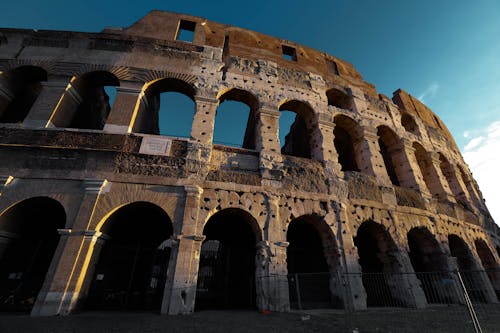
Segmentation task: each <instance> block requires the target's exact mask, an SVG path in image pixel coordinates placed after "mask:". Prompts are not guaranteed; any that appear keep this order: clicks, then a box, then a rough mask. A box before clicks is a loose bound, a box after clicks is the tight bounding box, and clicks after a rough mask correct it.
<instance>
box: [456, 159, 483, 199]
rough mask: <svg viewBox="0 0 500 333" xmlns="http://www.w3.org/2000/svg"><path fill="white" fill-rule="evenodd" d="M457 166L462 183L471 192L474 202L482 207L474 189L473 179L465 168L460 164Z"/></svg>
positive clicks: (470, 195)
mask: <svg viewBox="0 0 500 333" xmlns="http://www.w3.org/2000/svg"><path fill="white" fill-rule="evenodd" d="M457 167H458V170H459V172H460V178H462V183H463V184H464V185H465V187H466V188H467V192H469V197H470V199H471V200H472V202H473V203H474V204H476V205H477V206H479V207H480V206H481V205H480V200H479V197H478V195H477V193H476V191H475V190H474V185H473V184H472V180H471V179H470V178H469V177H468V176H467V175H466V174H465V171H464V169H463V168H462V167H461V166H460V165H457Z"/></svg>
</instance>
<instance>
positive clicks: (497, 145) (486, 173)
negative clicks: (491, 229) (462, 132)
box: [463, 121, 500, 224]
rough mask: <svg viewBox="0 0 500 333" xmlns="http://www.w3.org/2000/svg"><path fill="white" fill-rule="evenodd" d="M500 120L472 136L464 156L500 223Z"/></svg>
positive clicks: (489, 206) (494, 216)
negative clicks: (499, 173)
mask: <svg viewBox="0 0 500 333" xmlns="http://www.w3.org/2000/svg"><path fill="white" fill-rule="evenodd" d="M498 152H500V121H497V122H494V123H492V124H490V125H489V126H488V127H487V128H485V129H483V130H482V131H480V134H478V136H476V137H474V138H471V140H470V141H469V143H468V144H467V145H466V146H465V148H464V152H463V157H464V159H465V161H466V162H467V164H469V167H470V169H471V171H472V173H473V174H474V178H475V179H476V181H477V183H478V184H479V188H480V189H481V192H482V193H483V197H484V198H485V199H486V204H487V205H488V209H489V211H490V213H491V215H492V216H493V219H494V220H495V222H496V223H497V224H500V177H498V170H500V154H499V153H498Z"/></svg>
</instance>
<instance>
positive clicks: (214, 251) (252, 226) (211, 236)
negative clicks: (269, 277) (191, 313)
mask: <svg viewBox="0 0 500 333" xmlns="http://www.w3.org/2000/svg"><path fill="white" fill-rule="evenodd" d="M203 234H204V235H205V236H206V239H205V241H204V243H203V245H202V248H201V254H200V267H199V273H198V285H197V292H196V309H197V310H204V309H224V308H225V309H229V308H239V309H251V308H255V306H256V292H255V255H256V247H255V245H256V242H257V240H259V241H260V240H261V237H260V232H259V227H258V225H257V222H256V221H255V219H254V218H253V217H252V216H251V215H250V214H248V213H247V212H245V211H242V210H239V209H233V208H230V209H225V210H222V211H220V212H218V213H216V214H215V215H213V216H212V217H211V218H210V219H209V220H208V222H207V224H206V225H205V228H204V230H203Z"/></svg>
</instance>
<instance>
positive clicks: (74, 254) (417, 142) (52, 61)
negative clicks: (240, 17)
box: [0, 11, 500, 316]
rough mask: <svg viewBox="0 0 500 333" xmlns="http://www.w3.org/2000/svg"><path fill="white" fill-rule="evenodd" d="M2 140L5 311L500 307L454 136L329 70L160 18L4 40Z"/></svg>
mask: <svg viewBox="0 0 500 333" xmlns="http://www.w3.org/2000/svg"><path fill="white" fill-rule="evenodd" d="M110 91H114V94H115V95H114V96H113V97H112V98H111V97H110V96H111V94H110V93H109V92H110ZM164 94H178V95H183V96H184V97H186V98H187V99H188V100H189V103H190V105H191V106H190V107H188V108H186V109H184V108H182V109H180V110H169V111H164V110H168V108H164V106H165V105H163V107H162V105H161V104H162V103H163V104H165V99H162V98H160V97H161V96H163V95H164ZM227 101H232V102H234V103H239V104H242V105H243V106H244V107H245V108H247V109H248V117H246V116H245V117H242V118H241V121H242V122H244V121H246V130H245V133H244V139H243V140H242V141H243V142H241V144H240V145H239V146H238V147H236V146H232V145H225V144H217V143H214V139H213V138H214V131H217V130H218V124H217V121H216V120H217V117H216V116H217V114H218V110H220V109H221V106H222V105H223V104H224V102H227ZM111 102H112V103H111ZM160 111H161V112H167V113H166V115H164V114H162V115H160ZM286 112H292V113H293V114H294V118H293V120H292V122H291V126H290V128H289V129H288V128H281V129H280V128H279V127H280V126H279V124H280V115H282V114H284V113H286ZM180 114H183V115H185V114H187V115H188V116H189V117H190V118H189V121H190V122H192V125H191V126H190V131H189V132H187V133H185V135H184V136H180V135H177V134H176V135H169V133H164V132H162V131H160V127H161V126H162V122H165V121H166V122H174V121H175V120H176V119H177V118H178V117H180ZM161 119H163V120H161ZM160 120H161V121H160ZM0 122H1V124H0V133H1V135H0V156H1V157H2V160H3V164H2V165H1V166H0V177H1V184H2V185H1V197H0V212H1V213H0V214H1V215H0V260H1V265H0V309H1V310H2V311H12V310H14V311H26V312H30V313H31V315H33V316H47V315H65V314H70V313H72V312H74V311H83V310H85V309H97V310H108V309H111V310H123V309H129V310H147V311H155V312H159V313H163V314H183V313H191V312H193V311H195V310H198V309H218V308H245V309H248V308H249V309H252V308H253V309H256V310H266V311H267V310H269V311H289V310H290V309H291V308H292V309H293V308H297V307H298V308H302V307H307V306H311V307H333V308H350V309H354V310H361V309H366V308H367V307H380V306H394V305H395V304H396V305H397V306H399V307H409V308H425V307H427V306H429V304H433V303H453V302H461V300H460V299H458V298H457V297H455V296H453V295H454V294H453V293H452V292H451V291H450V289H453V288H455V286H456V285H455V284H454V283H453V282H454V280H453V279H454V275H453V276H452V275H451V272H462V274H463V275H464V276H465V275H466V273H469V272H475V274H473V275H470V276H471V278H469V279H467V281H466V285H467V287H468V288H469V289H470V297H471V298H475V299H479V300H481V301H482V302H484V303H498V298H499V297H500V273H499V264H500V229H499V228H498V227H497V226H496V224H495V223H494V221H493V220H492V218H491V216H490V214H489V212H488V210H487V208H486V206H485V203H484V200H483V198H482V195H481V192H480V190H479V188H478V186H477V183H476V182H475V181H474V179H473V177H472V174H471V172H470V170H469V169H468V166H467V165H466V163H465V162H464V160H463V158H462V156H461V154H460V152H459V149H458V148H457V145H456V143H455V141H454V139H453V137H452V135H451V134H450V132H449V131H448V129H447V128H446V126H445V125H444V124H443V122H442V121H441V120H440V118H439V117H438V116H437V115H436V114H435V113H433V112H432V111H431V110H430V109H429V108H427V107H426V106H425V105H424V104H422V103H421V102H420V101H419V100H418V99H416V98H414V97H412V96H411V95H410V94H408V93H407V92H405V91H404V90H401V89H398V90H397V91H395V92H394V94H393V96H392V98H389V97H387V96H385V95H382V94H379V93H377V91H376V88H375V87H374V86H373V85H372V84H370V83H367V82H365V81H364V80H363V78H362V76H361V75H360V74H359V73H358V72H357V71H356V69H355V68H354V67H353V65H351V64H350V63H348V62H346V61H344V60H341V59H338V58H336V57H334V56H331V55H329V54H325V53H323V52H320V51H317V50H314V49H311V48H308V47H306V46H303V45H299V44H296V43H294V42H291V41H288V40H282V39H279V38H275V37H270V36H267V35H264V34H261V33H257V32H254V31H249V30H245V29H241V28H238V27H233V26H228V25H224V24H219V23H215V22H210V21H208V20H206V19H204V18H200V17H193V16H188V15H181V14H175V13H170V12H164V11H152V12H150V13H149V14H148V15H146V16H145V17H143V18H141V19H140V20H139V21H137V22H136V23H134V24H132V25H131V26H130V27H128V28H106V29H104V30H103V31H102V32H100V33H83V32H67V31H37V30H25V29H9V28H2V29H0ZM221 126H222V125H221ZM225 126H227V125H225ZM280 130H282V131H285V132H283V133H287V134H286V135H281V136H280ZM280 137H281V138H282V139H281V142H280ZM426 274H434V275H433V276H436V274H440V278H439V279H426V277H427V275H426ZM450 281H451V282H450ZM299 290H300V291H299Z"/></svg>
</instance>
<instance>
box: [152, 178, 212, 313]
mask: <svg viewBox="0 0 500 333" xmlns="http://www.w3.org/2000/svg"><path fill="white" fill-rule="evenodd" d="M184 189H185V191H186V199H185V200H186V201H185V206H184V215H183V221H182V234H181V235H179V236H177V237H175V238H174V239H175V241H174V242H173V245H174V246H173V247H172V254H171V256H170V261H169V269H168V272H169V273H168V276H167V281H166V285H165V291H164V294H163V302H162V306H161V313H163V314H185V313H191V312H193V311H194V304H195V298H196V284H197V282H198V268H199V264H200V252H201V245H202V243H203V240H204V239H205V236H203V235H200V234H197V224H198V214H199V210H200V198H201V194H202V193H203V189H202V188H200V187H198V186H195V185H186V186H185V187H184Z"/></svg>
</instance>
